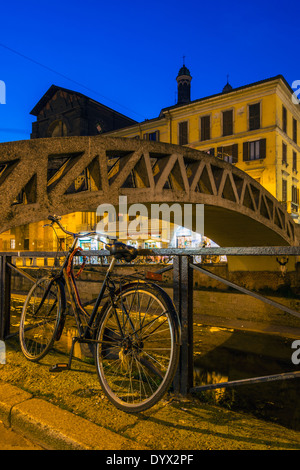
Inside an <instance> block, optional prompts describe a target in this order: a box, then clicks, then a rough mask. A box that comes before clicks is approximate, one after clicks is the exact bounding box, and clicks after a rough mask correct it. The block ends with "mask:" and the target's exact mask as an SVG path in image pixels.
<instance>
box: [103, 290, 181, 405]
mask: <svg viewBox="0 0 300 470" xmlns="http://www.w3.org/2000/svg"><path fill="white" fill-rule="evenodd" d="M96 339H97V341H98V343H97V346H96V348H95V363H96V368H97V373H98V377H99V381H100V384H101V386H102V388H103V390H104V392H105V393H106V395H107V397H108V398H109V399H110V400H111V401H112V402H113V403H114V405H115V406H116V407H118V408H120V409H122V410H123V411H127V412H139V411H145V410H146V409H148V408H150V407H151V406H153V405H154V404H155V403H157V402H158V401H159V400H160V399H161V398H162V396H163V395H164V394H165V393H166V392H167V391H168V389H169V387H170V385H171V382H172V380H173V378H174V374H175V371H176V368H177V364H178V356H179V343H180V328H179V322H178V317H177V314H176V312H175V309H174V306H173V304H172V302H171V300H170V298H169V296H168V295H167V294H166V293H165V292H164V291H163V290H162V289H160V288H159V287H158V286H156V285H154V284H152V285H149V284H146V283H145V284H144V285H143V283H136V284H135V285H128V286H123V287H122V292H121V293H120V295H119V296H118V297H117V298H116V299H115V308H114V307H113V306H112V305H111V304H109V305H107V306H106V307H104V311H103V313H102V314H101V320H100V324H99V329H98V333H97V337H96Z"/></svg>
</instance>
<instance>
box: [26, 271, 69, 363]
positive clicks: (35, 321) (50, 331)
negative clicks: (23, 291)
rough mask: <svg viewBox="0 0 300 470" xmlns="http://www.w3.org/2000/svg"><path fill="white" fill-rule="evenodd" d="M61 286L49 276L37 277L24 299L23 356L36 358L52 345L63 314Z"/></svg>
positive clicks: (31, 359)
mask: <svg viewBox="0 0 300 470" xmlns="http://www.w3.org/2000/svg"><path fill="white" fill-rule="evenodd" d="M61 298H62V297H61V291H60V286H59V285H58V284H57V283H56V282H53V281H51V280H50V279H49V278H41V279H39V280H38V281H37V282H36V283H35V284H34V285H33V286H32V288H31V289H30V291H29V293H28V296H27V298H26V300H25V303H24V306H23V310H22V314H21V321H20V328H19V338H20V344H21V349H22V352H23V354H24V356H25V357H26V358H27V359H28V360H30V361H39V360H40V359H42V357H44V356H45V355H46V354H47V352H48V351H49V349H50V348H51V347H52V345H53V343H54V341H55V338H56V335H57V332H58V327H59V324H60V319H61V313H62V302H61Z"/></svg>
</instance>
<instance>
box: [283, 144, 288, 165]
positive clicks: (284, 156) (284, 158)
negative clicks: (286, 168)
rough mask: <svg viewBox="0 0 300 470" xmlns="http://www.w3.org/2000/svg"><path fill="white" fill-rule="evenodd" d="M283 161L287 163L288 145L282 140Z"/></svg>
mask: <svg viewBox="0 0 300 470" xmlns="http://www.w3.org/2000/svg"><path fill="white" fill-rule="evenodd" d="M282 163H285V164H286V165H287V145H286V144H285V143H284V142H282Z"/></svg>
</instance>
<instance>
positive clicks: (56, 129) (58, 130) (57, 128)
mask: <svg viewBox="0 0 300 470" xmlns="http://www.w3.org/2000/svg"><path fill="white" fill-rule="evenodd" d="M47 132H48V137H64V136H66V135H67V134H68V131H67V126H66V124H65V123H64V122H63V121H54V122H52V123H51V124H50V126H49V127H48V131H47Z"/></svg>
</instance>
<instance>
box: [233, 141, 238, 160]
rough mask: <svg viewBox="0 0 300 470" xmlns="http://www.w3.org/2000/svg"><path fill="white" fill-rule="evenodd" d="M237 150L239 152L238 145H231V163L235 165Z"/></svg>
mask: <svg viewBox="0 0 300 470" xmlns="http://www.w3.org/2000/svg"><path fill="white" fill-rule="evenodd" d="M238 150H239V146H238V144H233V146H232V162H233V163H236V162H237V161H238Z"/></svg>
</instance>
